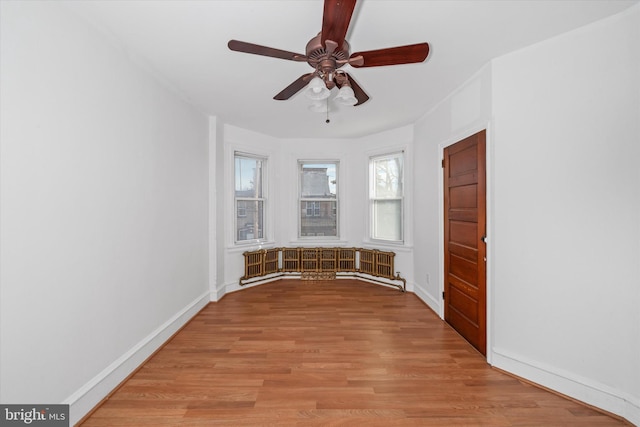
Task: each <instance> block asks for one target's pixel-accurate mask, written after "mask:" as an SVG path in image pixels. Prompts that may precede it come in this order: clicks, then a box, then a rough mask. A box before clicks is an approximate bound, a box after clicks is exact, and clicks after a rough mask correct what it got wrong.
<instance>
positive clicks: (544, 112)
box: [414, 6, 640, 424]
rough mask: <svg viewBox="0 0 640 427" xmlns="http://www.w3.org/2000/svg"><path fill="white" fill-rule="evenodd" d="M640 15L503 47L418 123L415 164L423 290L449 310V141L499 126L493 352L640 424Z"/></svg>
mask: <svg viewBox="0 0 640 427" xmlns="http://www.w3.org/2000/svg"><path fill="white" fill-rule="evenodd" d="M639 28H640V6H635V7H634V8H632V9H631V10H629V11H627V12H625V13H623V14H622V15H619V16H616V17H613V18H610V19H607V20H604V21H601V22H598V23H595V24H593V25H590V26H588V27H584V28H582V29H580V30H578V31H574V32H571V33H569V34H565V35H562V36H560V37H557V38H554V39H551V40H548V41H546V42H543V43H540V44H537V45H535V46H532V47H529V48H526V49H523V50H522V51H519V52H516V53H513V54H510V55H506V56H504V57H501V58H498V59H496V60H495V61H493V62H492V63H491V64H489V65H487V67H485V69H483V70H481V71H480V72H479V73H478V74H477V75H476V76H474V77H473V78H472V79H470V80H469V81H468V82H467V83H466V84H465V85H463V86H462V87H461V88H460V89H458V91H456V93H454V94H452V95H451V96H450V97H449V98H447V99H445V100H444V101H442V102H441V103H440V104H439V105H438V106H437V107H436V108H435V109H433V110H432V111H430V112H429V113H428V114H427V115H425V116H424V117H423V118H422V119H421V120H420V121H418V122H417V123H416V127H415V154H416V156H415V157H416V163H419V164H424V165H425V167H420V168H416V171H415V174H414V179H415V183H414V185H415V188H416V197H415V232H416V233H415V235H416V237H415V241H416V243H415V251H414V255H415V277H416V293H417V294H418V295H419V296H420V297H421V298H422V299H423V300H425V302H427V303H428V304H429V305H430V306H431V307H432V308H433V309H434V310H435V311H437V312H438V313H440V314H441V315H442V305H441V299H440V297H439V295H440V291H441V289H442V288H441V283H442V280H443V278H442V274H441V273H440V274H436V272H438V271H439V270H440V271H441V268H442V255H441V254H442V246H441V239H442V226H441V224H442V213H441V210H442V202H441V200H442V190H441V187H442V178H441V174H442V172H441V168H440V159H441V155H442V149H443V147H444V146H447V145H450V144H451V143H454V142H456V141H458V140H460V139H462V138H464V137H465V136H467V135H470V134H472V133H475V132H476V131H478V130H481V129H483V128H484V127H488V130H489V132H488V141H487V143H488V145H487V162H488V165H487V166H488V168H487V171H488V176H487V180H488V186H487V188H488V195H487V197H488V205H487V207H488V217H487V220H488V228H489V245H488V250H489V253H488V258H489V260H488V262H489V264H488V299H489V300H488V308H489V319H488V323H489V336H488V341H489V349H488V354H487V359H488V361H489V362H490V363H492V364H494V365H495V366H498V367H501V368H503V369H505V370H507V371H511V372H513V373H515V374H517V375H520V376H522V377H525V378H528V379H531V380H533V381H534V382H537V383H539V384H542V385H545V386H547V387H550V388H552V389H555V390H558V391H560V392H562V393H565V394H568V395H570V396H573V397H575V398H577V399H579V400H582V401H585V402H588V403H591V404H593V405H595V406H598V407H601V408H603V409H606V410H608V411H611V412H614V413H616V414H619V415H622V416H624V417H626V418H627V419H628V420H630V421H632V422H634V423H635V424H640V362H639V361H640V310H638V307H640V262H639V260H640V168H639V167H638V162H639V161H640V83H639V79H638V76H639V75H640V58H639V57H640V30H639ZM427 275H429V277H430V279H431V280H430V281H429V282H427ZM433 277H438V280H437V281H435V282H434V281H433Z"/></svg>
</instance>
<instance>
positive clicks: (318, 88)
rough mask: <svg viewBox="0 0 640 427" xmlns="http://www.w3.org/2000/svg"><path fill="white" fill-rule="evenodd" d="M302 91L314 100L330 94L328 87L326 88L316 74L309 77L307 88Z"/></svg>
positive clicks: (324, 97)
mask: <svg viewBox="0 0 640 427" xmlns="http://www.w3.org/2000/svg"><path fill="white" fill-rule="evenodd" d="M304 93H305V95H306V96H307V98H309V99H312V100H314V101H319V100H321V99H326V98H328V97H329V95H330V94H331V92H330V91H329V89H327V86H326V85H325V83H324V81H323V80H322V79H321V78H320V77H317V76H316V77H314V78H313V79H311V81H310V82H309V84H308V85H307V90H306V91H305V92H304Z"/></svg>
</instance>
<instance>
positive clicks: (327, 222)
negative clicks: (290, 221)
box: [298, 161, 338, 237]
mask: <svg viewBox="0 0 640 427" xmlns="http://www.w3.org/2000/svg"><path fill="white" fill-rule="evenodd" d="M299 176H300V181H299V188H300V193H299V206H300V212H299V218H300V222H299V223H300V224H299V227H300V228H299V230H298V236H300V237H310V236H325V237H327V236H328V237H338V162H303V161H301V162H299Z"/></svg>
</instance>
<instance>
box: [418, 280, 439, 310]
mask: <svg viewBox="0 0 640 427" xmlns="http://www.w3.org/2000/svg"><path fill="white" fill-rule="evenodd" d="M413 293H415V294H416V295H417V296H418V298H420V299H421V300H422V301H423V302H424V303H425V304H427V305H428V306H429V307H430V308H431V310H433V311H434V312H435V313H437V314H438V315H439V313H440V302H439V301H438V300H436V299H435V298H434V297H433V296H432V295H431V294H429V292H427V291H426V290H425V289H424V288H423V287H421V286H420V285H418V284H417V283H415V284H414V285H413Z"/></svg>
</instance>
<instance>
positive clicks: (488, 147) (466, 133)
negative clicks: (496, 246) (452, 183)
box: [437, 122, 494, 364]
mask: <svg viewBox="0 0 640 427" xmlns="http://www.w3.org/2000/svg"><path fill="white" fill-rule="evenodd" d="M483 130H484V131H486V141H485V163H486V164H485V174H486V177H485V179H486V181H485V183H486V197H487V199H486V230H487V239H486V245H487V251H486V253H487V264H486V275H487V277H486V299H487V300H486V316H487V324H486V330H487V349H486V356H485V357H486V358H487V363H489V364H491V361H492V359H493V351H492V350H493V347H492V343H493V236H494V234H493V221H492V219H493V214H492V212H493V167H492V162H493V143H492V139H493V132H492V129H491V123H489V122H487V123H484V124H481V125H476V126H473V127H469V128H466V129H464V130H463V131H460V132H458V133H455V134H453V136H451V137H450V138H447V139H446V140H444V141H442V142H441V143H439V144H438V168H439V169H440V172H439V173H438V295H437V301H438V302H439V310H438V315H439V316H440V318H441V319H443V320H444V302H443V300H442V292H444V280H445V277H444V168H442V167H441V165H442V159H444V149H445V148H446V147H449V146H451V145H453V144H455V143H457V142H460V141H462V140H463V139H465V138H467V137H470V136H472V135H475V134H476V133H478V132H481V131H483Z"/></svg>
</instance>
